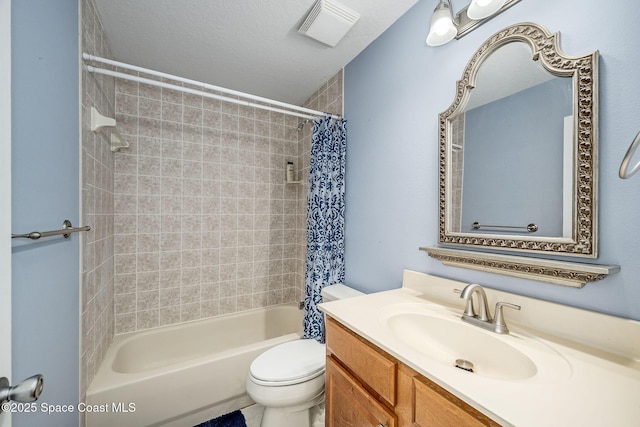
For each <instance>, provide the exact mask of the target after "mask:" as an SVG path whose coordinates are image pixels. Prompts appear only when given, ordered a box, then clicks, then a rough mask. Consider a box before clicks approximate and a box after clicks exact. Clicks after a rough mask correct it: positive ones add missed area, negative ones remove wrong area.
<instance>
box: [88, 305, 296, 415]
mask: <svg viewBox="0 0 640 427" xmlns="http://www.w3.org/2000/svg"><path fill="white" fill-rule="evenodd" d="M301 335H302V310H299V309H298V308H297V305H294V304H283V305H279V306H273V307H267V308H262V309H256V310H250V311H244V312H240V313H234V314H231V315H225V316H219V317H216V318H212V319H207V320H199V321H195V322H189V323H184V324H180V325H176V326H169V327H163V328H157V329H151V330H147V331H142V332H133V333H128V334H123V335H117V336H116V337H115V338H114V340H113V343H112V344H111V346H110V347H109V349H108V350H107V353H106V355H105V358H104V361H103V362H102V365H101V366H100V368H99V370H98V372H97V374H96V376H95V378H94V380H93V382H92V383H91V385H90V386H89V389H88V391H87V399H86V400H87V407H86V415H87V427H103V426H104V427H113V426H122V427H125V426H126V427H134V426H180V427H185V426H193V425H196V424H199V423H201V422H204V421H206V420H208V419H211V418H214V417H216V416H218V415H221V414H223V413H226V412H230V411H233V410H235V409H239V408H241V407H244V406H246V405H249V404H251V403H252V401H251V399H250V398H249V396H247V394H246V390H245V380H246V377H247V373H248V372H249V365H250V364H251V362H252V361H253V359H255V358H256V357H257V356H258V355H259V354H261V353H262V352H264V351H265V350H267V349H269V348H271V347H273V346H274V345H276V344H279V343H282V342H285V341H290V340H294V339H298V338H300V337H301ZM83 409H85V408H83Z"/></svg>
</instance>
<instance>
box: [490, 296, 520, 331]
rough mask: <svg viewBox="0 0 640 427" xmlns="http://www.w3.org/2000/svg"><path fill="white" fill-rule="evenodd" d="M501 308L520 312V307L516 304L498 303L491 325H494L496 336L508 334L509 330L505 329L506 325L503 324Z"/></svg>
mask: <svg viewBox="0 0 640 427" xmlns="http://www.w3.org/2000/svg"><path fill="white" fill-rule="evenodd" d="M502 307H508V308H513V309H514V310H520V308H521V307H520V306H519V305H516V304H511V303H508V302H499V303H497V304H496V311H495V318H494V320H493V324H494V325H495V329H494V330H495V332H496V333H497V334H508V333H509V328H507V324H506V323H504V314H503V313H502Z"/></svg>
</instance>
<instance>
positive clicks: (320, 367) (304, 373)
mask: <svg viewBox="0 0 640 427" xmlns="http://www.w3.org/2000/svg"><path fill="white" fill-rule="evenodd" d="M324 366H325V346H324V344H320V343H319V342H317V341H316V340H313V339H300V340H295V341H288V342H286V343H283V344H279V345H276V346H275V347H271V348H270V349H269V350H267V351H265V352H264V353H262V354H261V355H260V356H258V357H256V359H255V360H254V361H253V363H251V368H250V372H251V375H252V376H253V377H254V378H256V379H258V380H262V381H268V382H284V381H287V382H290V381H292V380H297V379H304V378H308V377H316V376H318V375H319V374H320V373H322V372H323V371H324Z"/></svg>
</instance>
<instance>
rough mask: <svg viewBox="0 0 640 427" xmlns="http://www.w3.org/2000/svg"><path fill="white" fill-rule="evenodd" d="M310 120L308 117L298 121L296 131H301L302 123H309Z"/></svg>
mask: <svg viewBox="0 0 640 427" xmlns="http://www.w3.org/2000/svg"><path fill="white" fill-rule="evenodd" d="M310 121H311V120H309V119H304V120H303V121H301V122H300V123H298V132H302V128H304V125H306V124H307V123H309V122H310Z"/></svg>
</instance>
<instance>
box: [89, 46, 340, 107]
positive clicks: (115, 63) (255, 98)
mask: <svg viewBox="0 0 640 427" xmlns="http://www.w3.org/2000/svg"><path fill="white" fill-rule="evenodd" d="M82 58H83V59H85V60H86V61H94V62H100V63H103V64H107V65H112V66H115V67H119V68H124V69H127V70H132V71H138V72H141V73H145V74H150V75H153V76H157V77H162V78H166V79H171V80H175V81H178V82H182V83H187V84H190V85H193V86H198V87H201V88H203V89H208V90H214V91H217V92H222V93H226V94H230V95H236V96H240V97H243V98H247V99H251V100H253V101H259V102H264V103H267V104H271V105H277V106H279V107H284V108H286V110H285V109H281V108H276V107H272V106H270V105H263V104H256V103H254V102H249V101H244V100H240V99H234V98H229V97H227V96H222V95H216V94H213V93H209V92H205V91H203V90H198V89H191V88H187V87H184V86H178V85H174V84H171V83H165V82H160V81H157V80H151V79H147V78H144V77H139V76H134V75H131V74H125V73H121V72H118V71H111V70H106V69H104V68H98V67H94V66H91V65H88V66H87V71H88V72H90V73H98V74H104V75H107V76H111V77H116V78H120V79H124V80H130V81H136V82H139V83H145V84H149V85H153V86H158V87H163V88H165V89H171V90H177V91H180V92H185V93H190V94H193V95H200V96H203V97H205V98H212V99H218V100H220V101H225V102H231V103H234V104H239V105H244V106H246V107H254V108H259V109H262V110H268V111H275V112H278V113H283V114H288V115H292V116H296V117H302V118H305V119H315V118H317V117H324V116H326V115H327V114H329V113H325V112H322V111H317V110H312V109H310V108H305V107H300V106H297V105H293V104H287V103H286V102H281V101H276V100H273V99H269V98H263V97H261V96H257V95H251V94H248V93H244V92H239V91H236V90H233V89H227V88H223V87H220V86H215V85H211V84H208V83H203V82H199V81H196V80H190V79H186V78H184V77H179V76H174V75H171V74H167V73H163V72H161V71H155V70H150V69H148V68H142V67H138V66H136V65H130V64H126V63H124V62H119V61H114V60H111V59H107V58H101V57H98V56H94V55H90V54H88V53H83V54H82ZM291 110H293V111H291ZM329 115H331V117H333V118H340V115H337V114H329Z"/></svg>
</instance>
